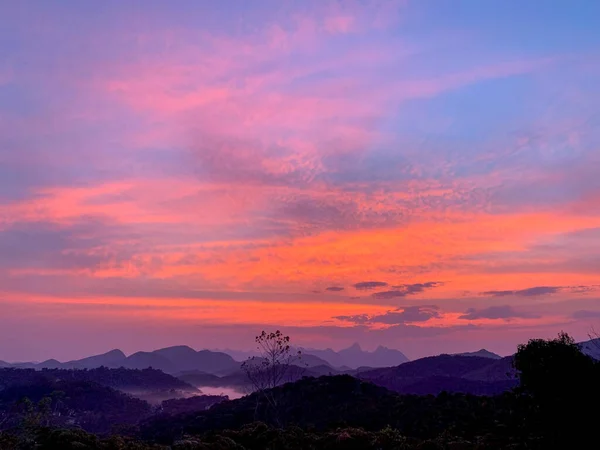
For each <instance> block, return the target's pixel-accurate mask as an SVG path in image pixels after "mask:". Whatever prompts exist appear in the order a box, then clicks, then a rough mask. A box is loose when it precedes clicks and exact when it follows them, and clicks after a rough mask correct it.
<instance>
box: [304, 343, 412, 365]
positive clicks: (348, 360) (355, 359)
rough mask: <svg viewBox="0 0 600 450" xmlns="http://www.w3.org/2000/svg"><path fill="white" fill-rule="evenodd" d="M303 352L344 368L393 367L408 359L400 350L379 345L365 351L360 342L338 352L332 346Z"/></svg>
mask: <svg viewBox="0 0 600 450" xmlns="http://www.w3.org/2000/svg"><path fill="white" fill-rule="evenodd" d="M303 354H310V355H315V356H318V357H319V358H321V359H323V360H325V361H326V362H327V363H328V364H329V365H331V366H332V367H335V368H338V369H339V368H342V369H357V368H359V367H374V368H375V367H391V366H397V365H399V364H402V363H405V362H407V361H408V358H407V357H406V356H405V355H404V354H403V353H402V352H401V351H399V350H394V349H390V348H387V347H383V346H381V345H380V346H379V347H377V349H376V350H375V351H373V352H367V351H364V350H363V349H362V348H361V346H360V345H359V344H358V343H354V344H352V345H351V346H350V347H348V348H345V349H343V350H340V351H339V352H336V351H334V350H332V349H330V348H328V349H325V350H318V349H305V350H303Z"/></svg>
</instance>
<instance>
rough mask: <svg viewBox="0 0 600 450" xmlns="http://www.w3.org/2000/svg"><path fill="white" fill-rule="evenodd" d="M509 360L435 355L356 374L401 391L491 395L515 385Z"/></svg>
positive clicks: (405, 392) (423, 393)
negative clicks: (510, 371) (510, 373)
mask: <svg viewBox="0 0 600 450" xmlns="http://www.w3.org/2000/svg"><path fill="white" fill-rule="evenodd" d="M511 362H512V357H508V358H502V359H500V360H496V359H492V358H489V357H481V356H463V355H439V356H430V357H427V358H421V359H418V360H416V361H411V362H408V363H405V364H402V365H399V366H397V367H389V368H381V369H373V370H369V371H365V372H361V373H359V374H358V376H359V378H360V379H363V380H368V381H371V382H372V383H375V384H377V385H379V386H383V387H386V388H388V389H391V390H393V391H396V392H400V393H403V394H419V395H426V394H434V395H435V394H439V393H440V392H442V391H448V392H462V393H467V394H475V395H494V394H498V393H500V392H503V391H505V390H507V389H510V388H511V387H513V386H515V385H516V380H515V378H514V377H511V376H510V375H509V374H507V372H508V371H509V370H510V364H511ZM486 369H487V370H486Z"/></svg>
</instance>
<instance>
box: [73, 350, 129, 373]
mask: <svg viewBox="0 0 600 450" xmlns="http://www.w3.org/2000/svg"><path fill="white" fill-rule="evenodd" d="M125 359H126V356H125V353H123V352H122V351H121V350H111V351H109V352H106V353H103V354H101V355H95V356H89V357H87V358H83V359H79V360H74V361H68V362H66V363H63V365H62V368H63V369H94V368H96V367H100V366H105V367H114V366H118V365H119V364H122V363H123V362H124V361H125Z"/></svg>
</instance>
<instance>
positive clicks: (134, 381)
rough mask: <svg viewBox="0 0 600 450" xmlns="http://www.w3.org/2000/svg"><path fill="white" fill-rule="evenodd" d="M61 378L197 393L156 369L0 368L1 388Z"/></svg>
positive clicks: (142, 389) (133, 388)
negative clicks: (38, 369) (39, 369)
mask: <svg viewBox="0 0 600 450" xmlns="http://www.w3.org/2000/svg"><path fill="white" fill-rule="evenodd" d="M60 380H67V381H78V382H90V383H97V384H99V385H101V386H105V387H110V388H113V389H118V390H120V391H124V392H128V393H137V392H156V391H167V390H177V391H181V392H186V393H190V394H191V393H198V390H197V389H196V388H195V387H193V386H191V385H189V384H187V383H185V382H184V381H182V380H180V379H178V378H175V377H173V376H171V375H168V374H166V373H163V372H161V371H160V370H155V369H144V370H131V369H123V368H120V369H109V368H106V367H101V368H98V369H90V370H78V369H71V370H68V369H43V370H41V371H36V370H34V369H13V368H5V369H0V387H5V388H6V387H10V386H17V385H33V384H40V383H42V384H43V383H45V382H56V381H60Z"/></svg>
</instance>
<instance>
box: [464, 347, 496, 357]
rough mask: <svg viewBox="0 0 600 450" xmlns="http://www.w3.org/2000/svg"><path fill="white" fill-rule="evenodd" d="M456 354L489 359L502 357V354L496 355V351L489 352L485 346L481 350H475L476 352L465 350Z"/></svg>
mask: <svg viewBox="0 0 600 450" xmlns="http://www.w3.org/2000/svg"><path fill="white" fill-rule="evenodd" d="M456 355H458V356H479V357H480V358H491V359H502V356H500V355H497V354H496V353H493V352H490V351H488V350H486V349H485V348H482V349H481V350H477V351H476V352H465V353H456Z"/></svg>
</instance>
